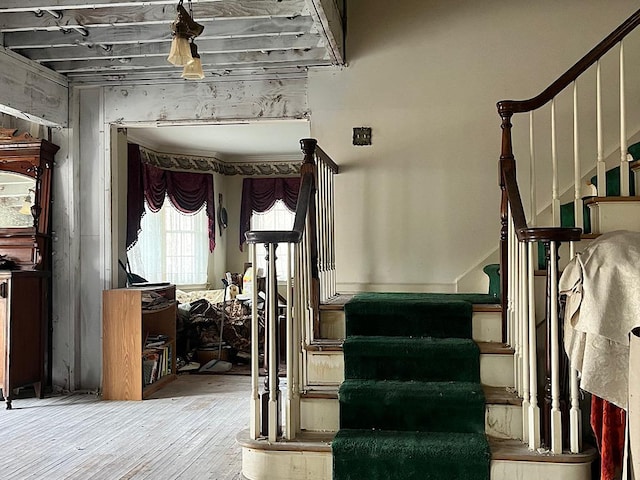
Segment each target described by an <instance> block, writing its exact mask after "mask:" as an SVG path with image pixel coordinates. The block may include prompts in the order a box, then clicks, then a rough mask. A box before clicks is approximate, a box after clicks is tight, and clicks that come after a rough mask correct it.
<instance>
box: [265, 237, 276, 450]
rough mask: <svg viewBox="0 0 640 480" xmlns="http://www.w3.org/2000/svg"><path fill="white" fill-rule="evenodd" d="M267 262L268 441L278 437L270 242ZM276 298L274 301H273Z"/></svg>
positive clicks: (273, 259) (272, 246) (273, 262)
mask: <svg viewBox="0 0 640 480" xmlns="http://www.w3.org/2000/svg"><path fill="white" fill-rule="evenodd" d="M268 255H269V264H268V267H267V306H268V307H269V308H268V312H266V314H267V325H268V327H269V328H268V331H267V335H268V336H269V337H268V338H269V341H268V355H269V362H268V364H269V373H268V375H269V401H268V408H267V410H268V412H269V426H268V438H269V441H270V442H275V441H277V439H278V426H279V425H278V387H279V385H278V367H279V365H278V348H277V346H278V343H277V340H276V336H277V334H278V305H277V289H278V281H277V278H276V271H275V268H276V244H273V243H270V244H269V249H268ZM274 299H276V301H274Z"/></svg>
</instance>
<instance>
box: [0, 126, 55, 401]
mask: <svg viewBox="0 0 640 480" xmlns="http://www.w3.org/2000/svg"><path fill="white" fill-rule="evenodd" d="M57 151H58V147H57V146H56V145H54V144H52V143H51V142H48V141H47V140H42V139H36V138H33V137H31V136H30V135H28V134H22V135H18V134H17V132H16V131H15V130H11V129H0V388H2V395H3V396H4V399H5V401H6V403H7V409H11V402H12V399H13V397H14V395H15V390H16V389H17V388H20V387H25V386H29V385H33V386H34V389H35V393H36V395H37V396H38V397H40V398H42V395H43V388H44V385H45V384H46V383H47V380H48V379H50V374H49V375H48V374H47V372H50V362H51V351H50V345H51V225H50V217H51V174H52V170H53V157H54V155H55V153H56V152H57Z"/></svg>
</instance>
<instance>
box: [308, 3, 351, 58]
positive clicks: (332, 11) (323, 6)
mask: <svg viewBox="0 0 640 480" xmlns="http://www.w3.org/2000/svg"><path fill="white" fill-rule="evenodd" d="M308 1H309V2H310V3H311V6H312V9H311V14H312V16H313V18H314V20H315V21H316V22H317V23H318V24H319V25H321V26H322V29H323V33H324V36H325V37H326V38H327V41H328V45H327V47H328V48H329V49H330V50H331V55H332V57H333V60H334V62H335V63H336V64H338V65H343V64H344V62H345V56H344V24H343V23H342V15H341V11H340V9H339V8H338V6H337V5H336V1H335V0H308Z"/></svg>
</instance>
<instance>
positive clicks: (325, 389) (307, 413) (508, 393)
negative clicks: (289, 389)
mask: <svg viewBox="0 0 640 480" xmlns="http://www.w3.org/2000/svg"><path fill="white" fill-rule="evenodd" d="M350 299H351V296H339V297H337V298H335V299H334V300H333V301H332V302H331V303H329V304H325V305H323V306H322V309H321V314H320V327H321V329H320V331H321V332H323V333H324V334H326V336H324V338H321V339H318V340H316V341H315V342H314V343H313V344H312V345H309V346H308V347H307V349H306V351H305V356H306V362H305V363H306V371H305V375H306V378H307V380H308V381H309V384H308V385H307V389H306V390H305V391H304V392H302V397H301V425H300V427H301V431H302V432H301V434H300V436H299V437H298V438H297V439H296V440H295V441H294V442H286V443H284V442H283V443H271V444H265V443H264V442H261V441H252V440H249V438H248V435H247V432H244V433H243V434H241V435H240V436H239V437H238V442H239V443H240V444H241V445H242V447H243V475H244V476H245V477H246V478H247V479H250V480H268V479H283V480H287V479H291V480H294V479H295V480H302V479H305V480H332V479H334V478H335V479H341V478H353V479H355V478H358V477H334V471H333V469H334V465H333V462H334V460H333V455H332V442H333V440H334V438H335V435H336V433H337V432H338V430H339V429H340V426H341V425H340V401H339V395H338V391H339V389H340V385H341V384H342V383H343V381H344V372H345V367H344V355H343V347H342V345H343V343H345V341H344V338H345V332H346V325H345V313H344V305H345V303H346V302H348V301H349V300H350ZM471 335H472V338H473V340H474V341H475V342H476V344H477V345H478V349H479V353H480V355H479V377H480V383H481V385H482V390H483V393H484V397H485V406H484V430H485V433H486V438H487V439H488V442H489V446H490V451H491V462H490V467H489V478H490V479H491V480H512V479H514V478H523V479H536V480H556V479H559V478H562V479H563V480H564V479H567V480H588V479H590V478H591V463H592V461H593V460H594V459H595V458H596V456H597V454H596V451H595V450H594V449H588V450H586V451H585V452H583V453H581V454H566V455H555V456H550V455H548V453H543V454H540V453H537V452H532V451H529V450H528V448H527V447H526V445H524V444H523V443H522V430H523V426H522V401H521V399H519V398H518V397H517V396H516V395H515V393H514V392H513V385H514V383H513V382H514V357H513V349H512V348H510V347H508V346H506V345H505V344H503V343H502V341H501V337H502V319H501V308H500V306H499V305H497V304H493V303H481V304H479V303H478V304H474V305H472V320H471ZM346 344H347V346H346V348H349V345H350V342H349V340H347V341H346ZM359 375H361V374H359ZM354 415H355V412H354ZM363 416H364V414H363ZM360 478H363V479H364V478H367V479H368V478H381V479H382V478H394V477H385V476H380V477H360ZM405 478H411V477H405ZM417 478H467V477H455V476H451V477H449V476H444V477H426V476H425V477H417ZM469 478H473V477H469Z"/></svg>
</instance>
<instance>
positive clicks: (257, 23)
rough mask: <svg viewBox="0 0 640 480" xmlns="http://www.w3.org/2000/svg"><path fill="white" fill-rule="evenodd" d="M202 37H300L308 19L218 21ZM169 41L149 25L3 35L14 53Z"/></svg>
mask: <svg viewBox="0 0 640 480" xmlns="http://www.w3.org/2000/svg"><path fill="white" fill-rule="evenodd" d="M203 24H204V25H205V30H204V33H203V34H202V35H201V36H200V37H198V40H200V39H207V38H208V39H214V38H233V37H259V36H263V35H269V36H272V35H276V34H283V35H301V34H304V33H305V32H308V31H310V29H311V27H312V24H313V19H312V18H311V17H295V18H282V17H276V18H261V19H258V20H245V19H233V20H218V21H214V22H205V23H203ZM163 41H164V42H168V41H171V31H170V29H169V28H167V27H166V26H165V25H148V26H146V27H145V28H141V27H139V26H136V25H128V26H123V27H117V28H92V29H88V35H82V33H80V32H78V31H76V30H69V31H68V32H67V33H63V32H39V33H38V35H34V34H33V33H27V32H16V33H5V35H4V44H5V47H7V48H11V49H13V50H21V49H26V48H49V47H68V46H73V45H87V44H94V45H96V44H97V45H100V44H104V45H115V44H126V43H138V42H163Z"/></svg>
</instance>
